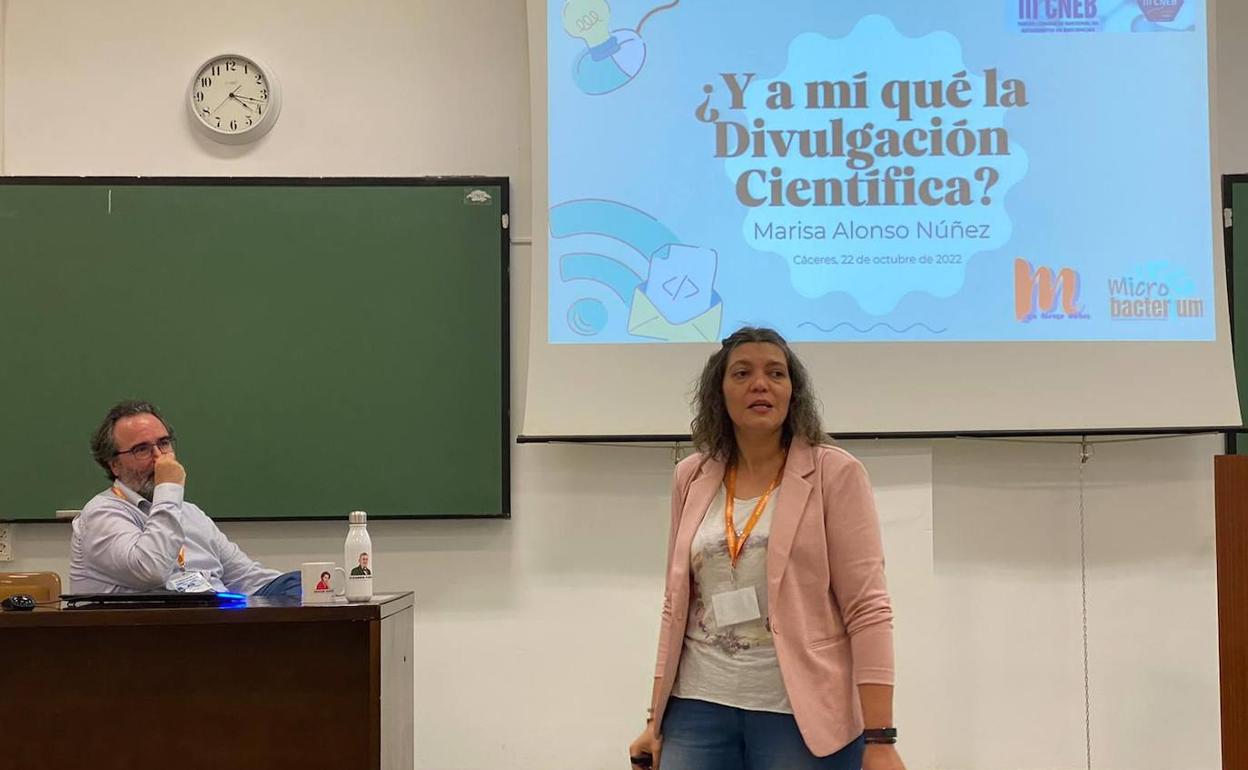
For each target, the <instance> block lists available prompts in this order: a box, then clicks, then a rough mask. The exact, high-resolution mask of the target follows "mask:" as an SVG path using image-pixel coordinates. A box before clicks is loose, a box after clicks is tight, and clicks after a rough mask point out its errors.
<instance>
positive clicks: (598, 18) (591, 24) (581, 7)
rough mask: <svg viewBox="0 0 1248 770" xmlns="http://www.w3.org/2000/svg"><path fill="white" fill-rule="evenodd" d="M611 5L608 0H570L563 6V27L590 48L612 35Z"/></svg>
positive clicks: (595, 46)
mask: <svg viewBox="0 0 1248 770" xmlns="http://www.w3.org/2000/svg"><path fill="white" fill-rule="evenodd" d="M610 23H611V6H609V5H607V0H568V2H567V3H565V4H564V6H563V28H564V29H566V30H567V31H568V34H569V35H571V36H572V37H579V38H581V39H582V40H584V41H585V45H587V46H589V47H590V48H597V47H598V46H600V45H602V44H603V43H605V42H607V39H608V38H610V37H611V32H610V29H611V26H610Z"/></svg>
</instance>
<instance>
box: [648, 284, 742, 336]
mask: <svg viewBox="0 0 1248 770" xmlns="http://www.w3.org/2000/svg"><path fill="white" fill-rule="evenodd" d="M723 317H724V303H723V302H721V301H720V299H719V295H718V294H716V295H715V298H714V304H712V305H711V308H710V310H707V311H706V312H704V313H702V314H701V315H697V316H694V317H693V318H691V319H689V320H688V321H685V322H684V323H679V324H674V323H672V322H671V321H669V320H667V319H666V318H664V317H663V313H661V312H660V311H659V309H658V308H657V307H655V306H654V303H653V302H651V301H650V298H649V297H647V296H646V293H645V291H644V286H638V287H637V288H636V289H634V290H633V307H632V310H631V312H629V314H628V333H629V334H634V335H636V336H638V337H650V338H651V339H656V340H662V341H664V342H718V341H719V326H720V322H721V321H722V320H723Z"/></svg>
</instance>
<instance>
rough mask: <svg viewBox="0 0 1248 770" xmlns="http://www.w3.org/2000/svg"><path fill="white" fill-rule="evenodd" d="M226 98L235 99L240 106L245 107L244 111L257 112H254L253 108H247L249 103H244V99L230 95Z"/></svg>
mask: <svg viewBox="0 0 1248 770" xmlns="http://www.w3.org/2000/svg"><path fill="white" fill-rule="evenodd" d="M225 98H227V99H233V100H234V101H236V102H238V103H239V104H241V105H243V109H244V110H247V111H248V112H255V110H253V109H252V108H251V107H248V106H247V102H245V101H243V100H242V99H240V98H238V97H237V96H235V95H234V94H230V95H229V96H227V97H225Z"/></svg>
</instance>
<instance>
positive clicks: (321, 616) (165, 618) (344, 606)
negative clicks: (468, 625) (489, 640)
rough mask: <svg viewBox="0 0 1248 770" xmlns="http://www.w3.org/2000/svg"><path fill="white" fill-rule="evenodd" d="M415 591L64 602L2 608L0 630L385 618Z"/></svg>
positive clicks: (406, 606) (405, 603)
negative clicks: (327, 597)
mask: <svg viewBox="0 0 1248 770" xmlns="http://www.w3.org/2000/svg"><path fill="white" fill-rule="evenodd" d="M412 604H413V599H412V592H411V591H405V592H403V593H396V594H377V595H376V596H374V597H373V598H372V599H371V600H370V601H367V602H347V600H345V599H340V598H339V599H335V601H334V602H333V603H332V604H330V603H326V604H303V603H302V601H301V600H300V599H293V598H288V597H259V596H249V597H247V600H246V601H245V602H240V603H238V604H231V605H229V606H223V607H218V606H201V607H152V606H144V607H124V606H117V605H78V606H75V607H65V606H64V605H63V604H58V605H48V606H46V607H36V608H35V609H34V610H31V611H27V612H15V611H9V612H0V630H4V629H6V628H54V627H81V626H182V625H198V624H202V623H215V624H220V623H292V622H294V623H316V622H340V621H343V620H348V621H352V620H358V621H370V620H381V619H383V618H386V617H389V616H390V615H393V614H394V613H396V612H402V611H403V610H405V609H409V608H411V607H412Z"/></svg>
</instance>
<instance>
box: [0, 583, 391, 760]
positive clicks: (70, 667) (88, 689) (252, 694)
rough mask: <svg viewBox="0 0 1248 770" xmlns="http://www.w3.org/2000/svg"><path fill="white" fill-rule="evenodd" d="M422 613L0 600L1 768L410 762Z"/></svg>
mask: <svg viewBox="0 0 1248 770" xmlns="http://www.w3.org/2000/svg"><path fill="white" fill-rule="evenodd" d="M340 601H341V600H340ZM412 613H413V609H412V595H411V593H403V594H389V595H380V596H378V597H376V598H375V599H374V600H373V601H371V602H368V603H360V604H346V603H339V604H324V605H310V606H300V604H299V600H297V599H295V600H291V599H260V598H252V599H249V600H248V601H247V602H246V604H245V606H241V607H237V608H230V609H226V608H217V607H213V608H155V609H98V608H82V609H79V608H74V609H62V608H59V607H58V608H40V609H37V610H35V611H33V612H22V613H18V612H0V667H2V669H0V733H2V734H3V739H2V740H3V744H4V746H3V750H2V751H0V766H2V767H6V768H8V767H13V768H49V767H90V768H93V769H98V770H105V768H127V770H128V769H129V768H148V767H152V768H168V767H175V768H179V769H180V770H189V769H190V768H214V769H217V770H219V769H220V768H230V769H231V770H233V769H234V768H239V769H243V768H257V769H259V768H265V769H266V770H268V769H270V768H299V770H311V769H312V768H334V770H352V769H354V768H359V769H360V770H383V769H384V770H398V769H400V768H401V769H402V770H411V768H412V763H413V756H412V751H413V748H412V736H413V723H412Z"/></svg>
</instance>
